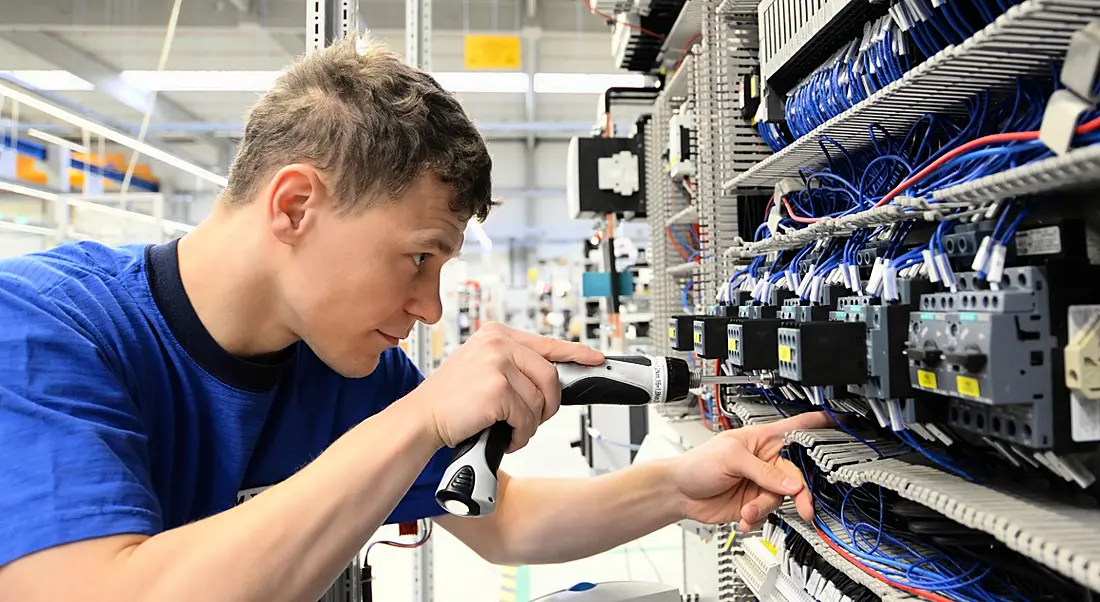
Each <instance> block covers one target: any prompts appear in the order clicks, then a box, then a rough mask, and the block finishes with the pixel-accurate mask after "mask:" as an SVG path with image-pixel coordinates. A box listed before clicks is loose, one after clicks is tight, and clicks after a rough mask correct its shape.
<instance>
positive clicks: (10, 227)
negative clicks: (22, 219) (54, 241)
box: [0, 220, 57, 236]
mask: <svg viewBox="0 0 1100 602" xmlns="http://www.w3.org/2000/svg"><path fill="white" fill-rule="evenodd" d="M0 230H7V231H8V232H20V233H22V234H37V235H39V236H53V235H54V234H56V233H57V231H56V230H53V229H51V228H43V227H42V226H32V225H30V224H20V223H16V222H9V221H6V220H0Z"/></svg>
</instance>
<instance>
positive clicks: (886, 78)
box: [786, 16, 910, 138]
mask: <svg viewBox="0 0 1100 602" xmlns="http://www.w3.org/2000/svg"><path fill="white" fill-rule="evenodd" d="M909 65H910V57H909V51H908V48H907V45H906V42H905V37H904V36H902V35H901V29H900V28H899V27H898V25H897V23H895V22H894V21H893V20H892V19H891V18H890V17H889V16H883V17H882V18H879V19H877V20H875V21H872V22H870V23H867V24H866V25H865V26H864V28H863V37H862V38H861V39H859V40H852V41H851V42H849V43H848V44H847V45H845V46H844V47H843V48H841V49H840V50H839V51H837V52H836V53H835V54H833V56H832V57H830V58H829V60H827V61H825V62H824V63H822V65H821V66H819V67H818V68H817V70H816V71H814V72H813V73H811V74H810V76H809V77H807V78H806V79H804V80H803V81H802V82H801V83H799V84H798V85H797V86H795V88H794V89H793V90H792V91H791V92H790V93H789V94H788V99H787V105H786V119H787V127H788V128H790V131H791V133H792V134H793V135H794V136H795V138H801V137H802V136H805V135H807V134H809V133H810V132H812V131H813V130H814V128H816V127H818V126H819V125H821V124H823V123H825V122H826V121H828V120H829V119H832V118H833V117H836V116H837V115H840V114H841V113H843V112H844V111H846V110H848V109H850V108H852V107H854V106H855V105H856V104H858V103H859V102H860V101H862V100H865V99H866V98H867V97H868V96H870V95H872V94H874V93H875V92H877V91H879V90H881V89H882V88H885V87H886V86H887V85H889V84H890V83H892V82H894V81H897V80H899V79H901V77H902V76H903V75H904V74H905V72H906V71H908V70H909Z"/></svg>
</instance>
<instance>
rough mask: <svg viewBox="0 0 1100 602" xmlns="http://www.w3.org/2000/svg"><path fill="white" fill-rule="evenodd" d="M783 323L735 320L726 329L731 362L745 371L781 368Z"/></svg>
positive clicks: (769, 320)
mask: <svg viewBox="0 0 1100 602" xmlns="http://www.w3.org/2000/svg"><path fill="white" fill-rule="evenodd" d="M773 309H774V308H773ZM781 323H782V322H781V321H780V320H777V319H763V320H735V321H734V322H733V323H732V324H730V325H729V326H728V327H727V328H726V330H727V333H726V334H727V350H728V352H729V362H730V363H731V364H733V365H734V366H736V367H738V368H740V369H741V370H744V371H752V370H775V369H777V368H779V355H778V353H779V349H778V346H779V339H778V333H779V325H780V324H781Z"/></svg>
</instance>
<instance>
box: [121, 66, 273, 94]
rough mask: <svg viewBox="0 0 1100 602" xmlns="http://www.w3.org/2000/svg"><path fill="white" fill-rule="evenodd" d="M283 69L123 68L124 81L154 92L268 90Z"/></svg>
mask: <svg viewBox="0 0 1100 602" xmlns="http://www.w3.org/2000/svg"><path fill="white" fill-rule="evenodd" d="M280 73H281V72H280V71H123V72H122V74H121V75H120V76H119V77H120V78H121V79H122V81H124V82H126V83H127V84H130V85H132V86H135V87H138V88H141V89H144V90H149V91H153V92H267V91H268V90H270V89H271V87H272V86H273V85H275V80H276V79H278V77H279V74H280Z"/></svg>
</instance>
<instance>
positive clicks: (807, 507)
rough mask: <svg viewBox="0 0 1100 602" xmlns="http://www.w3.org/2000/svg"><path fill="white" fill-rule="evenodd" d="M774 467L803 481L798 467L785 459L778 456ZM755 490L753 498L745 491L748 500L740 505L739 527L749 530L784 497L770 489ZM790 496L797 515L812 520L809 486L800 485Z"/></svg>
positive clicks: (772, 510) (764, 517)
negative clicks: (800, 488) (778, 458)
mask: <svg viewBox="0 0 1100 602" xmlns="http://www.w3.org/2000/svg"><path fill="white" fill-rule="evenodd" d="M776 468H777V469H778V470H780V471H781V472H783V473H784V474H785V475H787V476H788V477H790V478H795V479H798V481H799V482H800V483H801V482H802V481H803V479H802V473H801V472H800V471H799V470H798V467H797V466H795V465H794V464H792V463H790V462H788V461H787V460H786V459H783V458H780V460H779V464H778V465H777V466H776ZM756 492H757V495H756V497H755V498H754V497H753V496H752V492H751V491H746V495H745V499H749V500H750V501H749V502H748V503H746V504H745V505H744V506H742V507H741V527H743V528H746V529H747V530H749V531H752V530H754V529H755V528H758V527H759V526H760V525H761V524H762V523H763V522H764V521H765V520H766V519H767V516H768V514H769V513H771V512H774V511H775V509H776V508H779V506H780V505H781V504H782V503H783V499H784V496H782V495H778V494H776V493H773V492H771V491H767V490H763V489H757V490H756ZM792 497H793V499H794V504H795V507H796V508H797V509H798V515H799V516H801V517H802V518H804V519H806V520H813V514H814V508H813V499H812V496H811V494H810V490H809V488H808V487H805V486H804V487H802V490H801V491H799V492H798V493H796V494H795V495H794V496H792Z"/></svg>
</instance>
